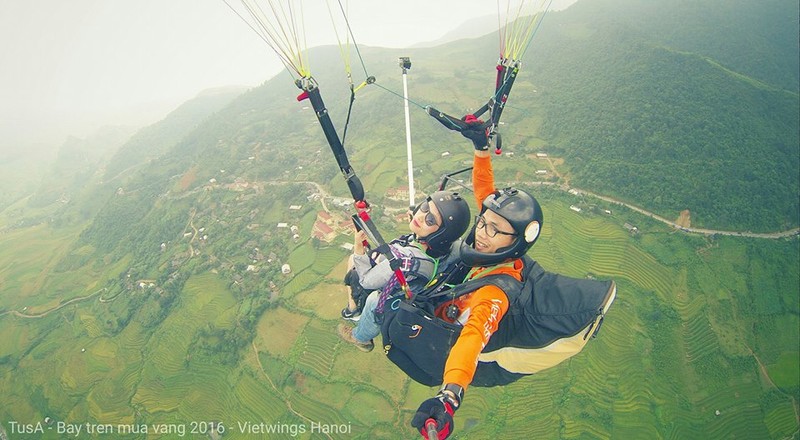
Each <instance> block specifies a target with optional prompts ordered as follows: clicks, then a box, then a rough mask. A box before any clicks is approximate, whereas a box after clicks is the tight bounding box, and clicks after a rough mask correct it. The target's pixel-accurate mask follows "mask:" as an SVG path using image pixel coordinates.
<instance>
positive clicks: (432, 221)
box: [419, 200, 439, 226]
mask: <svg viewBox="0 0 800 440" xmlns="http://www.w3.org/2000/svg"><path fill="white" fill-rule="evenodd" d="M419 211H420V212H422V213H423V214H425V224H426V225H428V226H438V225H439V223H438V222H437V221H436V217H435V216H434V215H433V213H432V212H431V206H430V205H429V204H428V201H427V200H426V201H424V202H422V204H421V205H419Z"/></svg>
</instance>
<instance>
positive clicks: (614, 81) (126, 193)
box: [0, 0, 800, 439]
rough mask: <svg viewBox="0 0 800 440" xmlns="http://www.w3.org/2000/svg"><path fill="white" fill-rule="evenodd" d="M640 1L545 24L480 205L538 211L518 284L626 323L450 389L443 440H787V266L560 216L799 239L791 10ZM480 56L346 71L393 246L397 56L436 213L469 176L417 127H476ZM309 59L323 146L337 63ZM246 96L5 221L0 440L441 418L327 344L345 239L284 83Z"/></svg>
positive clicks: (791, 335) (787, 250) (388, 425)
mask: <svg viewBox="0 0 800 440" xmlns="http://www.w3.org/2000/svg"><path fill="white" fill-rule="evenodd" d="M659 3H663V2H649V1H636V0H627V1H614V2H612V1H606V0H593V1H585V2H579V3H577V4H575V5H574V6H572V7H571V8H569V9H568V10H566V11H564V12H559V13H553V14H551V15H549V16H548V17H547V19H546V21H545V25H544V26H543V27H542V28H541V29H540V32H539V33H538V34H537V36H536V38H535V40H534V45H533V46H532V47H531V49H530V50H529V51H528V53H527V55H526V57H527V58H526V59H525V66H524V69H523V71H522V73H521V74H520V77H519V79H518V81H517V83H516V84H515V86H514V90H513V91H512V94H511V99H510V101H509V105H508V107H507V108H506V111H505V113H504V117H503V119H504V121H503V122H504V125H503V126H502V127H501V132H502V134H503V136H504V140H505V149H506V151H507V152H513V153H514V155H513V156H512V155H504V156H502V157H496V159H495V170H496V175H497V179H498V181H500V182H501V183H503V184H505V183H513V184H515V185H518V186H522V187H524V188H527V189H528V190H530V191H531V192H532V193H534V194H536V196H537V198H538V199H539V200H540V202H541V203H542V206H543V207H544V210H545V219H546V224H545V228H544V229H543V232H542V237H541V239H540V241H539V242H538V243H537V245H536V246H535V247H534V249H533V250H532V252H531V255H532V256H533V257H534V258H535V259H536V260H537V261H539V262H540V263H541V264H542V265H543V266H544V267H545V268H546V269H548V270H551V271H555V272H559V273H564V274H566V275H570V276H575V277H585V276H591V277H598V278H613V279H615V280H616V281H617V283H618V286H619V296H618V299H617V302H616V303H615V305H614V307H613V308H612V309H611V312H610V313H609V315H608V316H607V319H606V322H605V323H604V325H603V328H602V331H601V332H600V335H599V337H598V338H597V339H596V340H593V341H591V342H590V343H589V345H588V346H587V348H586V350H585V351H584V352H583V353H581V354H580V355H578V356H576V357H575V358H573V359H571V360H570V361H568V362H565V363H564V364H562V365H560V366H558V367H556V368H553V369H551V370H548V371H545V372H543V373H541V374H537V375H535V376H533V377H530V378H526V379H524V380H521V381H519V382H518V383H516V384H514V385H512V386H508V387H503V388H493V389H477V388H473V389H470V390H468V392H467V397H466V400H465V404H464V405H463V407H462V408H461V409H460V410H459V412H458V413H457V415H456V436H455V437H456V438H509V439H513V438H534V437H535V438H569V439H572V438H587V437H592V438H595V437H597V438H647V439H650V438H694V437H700V436H703V437H709V438H732V437H746V438H793V437H796V436H797V432H798V429H799V428H800V422H798V413H799V412H800V410H799V409H798V402H799V401H800V383H799V382H798V377H800V352H798V347H800V330H798V329H800V281H799V280H800V264H798V261H800V246H798V241H797V240H798V239H797V238H796V237H789V238H782V239H763V238H748V237H743V236H724V235H709V236H706V235H700V234H685V233H682V232H680V231H677V230H676V229H675V228H673V227H671V226H668V225H664V224H663V223H660V222H658V221H656V220H654V219H652V218H651V217H648V216H645V215H642V214H640V213H639V212H637V211H634V210H631V209H628V208H626V207H624V206H619V205H617V204H613V203H611V202H608V201H606V200H602V199H597V198H592V197H590V196H587V195H581V194H577V195H576V194H572V193H569V192H567V191H565V190H566V189H570V188H571V187H577V188H580V189H584V190H588V191H591V192H593V193H597V194H602V195H607V196H612V197H614V198H616V199H620V200H623V201H626V202H628V203H631V204H633V205H637V206H640V207H642V208H644V209H647V210H649V211H652V212H654V213H656V214H661V215H662V216H664V217H666V218H676V217H677V216H678V212H679V211H681V210H684V209H689V210H690V211H691V216H692V217H691V218H692V222H693V226H696V225H697V224H699V225H701V226H707V227H716V228H718V229H732V230H740V231H744V230H748V229H752V230H754V231H764V230H773V229H783V228H787V227H797V225H798V215H797V212H796V211H797V196H798V192H800V191H799V190H798V182H797V176H796V170H797V167H796V166H795V165H796V164H797V160H798V159H797V156H798V152H797V150H798V141H797V117H796V116H797V114H796V113H797V96H798V87H797V69H796V64H797V63H796V62H795V61H796V60H794V61H793V59H790V58H791V57H796V53H797V50H796V44H797V40H796V35H797V32H796V29H797V23H796V21H795V22H789V23H786V22H785V20H784V19H783V17H784V16H787V15H786V14H789V15H791V14H793V13H794V14H795V15H794V16H796V15H797V14H796V9H797V6H796V5H795V4H789V3H788V2H768V3H766V4H761V6H759V7H756V6H754V5H751V4H746V3H745V2H740V1H735V2H721V1H712V0H708V1H704V2H688V1H674V2H670V3H671V5H669V7H667V6H665V5H661V4H659ZM767 24H768V25H767ZM792 26H794V28H792ZM733 29H735V30H736V32H733ZM787 29H788V30H789V31H792V32H794V34H792V35H790V34H789V32H788V31H787ZM787 35H789V37H787ZM496 41H497V39H496V35H489V36H485V37H481V38H475V39H469V40H461V41H455V42H451V43H448V44H445V45H442V46H439V47H434V48H416V49H411V50H407V51H402V52H400V51H396V50H387V49H383V48H372V47H361V48H360V49H361V55H362V56H363V58H364V60H365V62H366V66H365V67H366V70H367V71H368V73H369V74H371V75H375V77H376V78H377V83H376V85H371V86H368V87H365V88H364V89H362V90H361V91H359V92H358V94H357V95H356V100H355V101H354V103H353V112H352V114H351V115H350V116H351V117H350V123H349V126H348V130H347V137H346V140H345V144H346V148H347V150H348V153H349V155H350V159H351V162H352V164H353V166H354V168H355V169H356V170H357V171H358V173H359V176H360V177H361V179H362V181H363V182H364V185H365V188H366V189H367V196H368V200H370V202H371V203H372V204H373V216H374V217H375V218H376V220H377V223H378V225H379V227H380V228H381V229H382V231H383V232H384V234H385V236H393V235H395V234H397V233H399V232H400V231H402V230H404V229H405V226H404V225H403V224H402V223H398V222H397V221H396V220H395V218H394V217H395V216H396V215H397V214H398V213H402V212H403V210H404V209H405V207H406V206H405V204H406V202H404V201H396V200H392V199H391V198H390V197H388V194H387V192H388V191H387V190H389V189H391V188H396V187H399V186H403V185H405V166H404V164H405V134H404V123H403V116H402V112H403V102H402V100H401V99H399V98H398V97H397V96H396V95H395V94H396V93H397V92H398V91H399V90H401V89H402V86H401V77H400V72H399V68H398V67H397V64H396V59H397V57H398V56H410V57H411V59H412V62H413V67H412V69H411V71H410V78H409V82H410V94H411V106H412V108H413V110H412V117H411V124H412V132H413V139H414V144H415V147H414V155H415V156H414V159H415V160H414V163H415V176H416V178H417V179H418V182H417V184H418V187H419V188H421V189H422V190H423V191H430V190H432V189H433V188H434V187H435V183H436V182H438V180H439V179H440V178H441V175H442V174H443V173H445V172H450V171H453V170H456V169H459V168H462V167H463V166H464V164H465V163H469V160H470V158H471V155H472V151H471V146H469V145H468V143H467V142H466V141H465V140H464V139H462V138H461V137H460V136H458V135H457V134H455V133H453V132H449V131H447V130H446V129H445V128H444V127H442V126H441V125H439V124H438V123H437V122H435V121H433V120H431V119H430V118H429V117H428V116H427V114H426V113H425V112H423V111H421V107H423V106H425V105H433V106H435V107H437V108H439V109H441V110H443V111H447V112H448V113H451V114H454V115H461V114H465V113H467V112H471V111H474V110H475V109H476V108H477V107H479V106H480V105H482V104H483V102H485V100H486V99H487V98H488V96H490V94H491V93H492V92H493V86H494V84H493V83H494V62H495V57H496V53H495V50H496ZM793 45H794V46H793ZM792 50H794V52H792ZM755 53H758V54H759V58H758V59H759V61H758V62H755V61H753V60H752V59H751V57H752V56H753V54H755ZM790 53H791V54H792V55H791V57H789V54H790ZM747 54H750V55H751V56H747ZM309 59H310V60H313V64H312V66H313V70H312V71H313V72H315V77H316V79H317V80H318V81H319V84H320V89H321V91H322V95H323V97H324V99H325V102H326V104H327V106H328V109H329V110H330V114H331V116H332V118H333V121H334V123H335V125H336V126H337V128H338V129H339V132H340V134H341V133H342V132H343V130H344V125H345V120H346V119H347V117H346V116H347V108H348V103H349V92H348V84H347V81H346V80H345V79H344V77H343V75H342V72H341V69H340V67H339V65H340V64H341V61H340V60H339V52H338V48H333V47H322V48H315V49H312V50H311V51H310V53H309ZM793 63H794V64H793ZM792 69H794V70H792ZM353 70H354V77H358V76H359V75H360V74H361V72H360V71H359V70H357V69H356V68H355V67H354V69H353ZM792 81H794V82H792ZM793 85H794V87H792V86H793ZM239 93H240V91H232V92H231V93H228V94H219V95H211V96H208V95H206V96H201V97H198V99H196V100H194V101H191V102H189V103H187V104H186V105H184V106H182V107H181V108H180V109H178V110H176V112H174V113H173V114H171V115H169V116H168V117H167V118H166V119H165V120H164V121H162V122H160V123H158V124H155V125H153V126H151V127H148V128H146V129H143V130H141V131H139V132H138V133H136V134H135V135H133V136H132V137H131V138H130V140H128V141H127V142H126V143H125V144H124V145H122V146H121V147H120V148H119V149H118V150H117V151H116V152H115V153H114V154H113V155H111V156H110V157H108V156H107V155H106V154H107V151H106V150H102V153H101V150H92V149H91V148H88V147H89V145H88V144H85V143H82V142H73V143H69V144H68V145H65V148H64V149H63V154H62V155H61V156H60V158H59V161H58V162H57V164H56V165H55V167H54V169H53V172H52V173H51V174H50V176H49V180H46V181H45V182H44V183H43V184H42V188H44V189H46V188H65V189H69V192H70V194H78V195H77V196H75V197H72V198H71V199H70V203H67V204H63V203H61V202H58V201H56V202H55V203H50V204H46V203H45V202H47V201H49V200H50V199H48V198H47V197H45V195H46V194H47V193H46V192H43V191H42V190H40V192H39V193H38V194H37V196H36V197H35V198H32V200H38V201H41V202H42V205H43V206H41V207H39V206H32V205H31V204H28V205H25V207H23V208H24V209H23V208H21V207H19V206H16V207H14V208H13V209H14V211H13V212H12V211H10V210H9V209H6V210H4V211H3V212H2V214H3V216H4V217H6V218H13V219H23V218H24V219H25V220H30V219H39V221H24V222H17V223H14V227H9V226H6V227H5V228H4V229H2V231H0V391H2V393H3V394H2V396H3V399H2V402H3V403H2V404H0V421H2V425H0V427H2V428H3V429H4V430H5V431H6V433H7V434H8V433H10V434H11V438H16V437H18V436H19V434H20V432H19V431H13V430H15V429H18V428H19V424H31V425H32V426H33V427H35V426H36V423H38V422H42V423H43V424H44V426H45V428H43V430H44V432H43V433H42V434H41V435H39V434H38V433H32V434H31V435H30V436H29V437H30V438H60V437H63V436H64V435H65V434H66V433H65V432H58V429H59V425H58V423H59V422H61V423H73V424H81V425H82V426H84V427H85V428H84V429H88V428H86V427H88V426H90V425H91V426H92V427H93V428H95V429H96V428H97V427H98V426H99V425H104V427H105V428H104V429H106V430H107V431H106V433H105V434H99V433H97V432H96V431H95V434H93V435H94V436H95V437H101V436H105V435H113V436H114V437H115V438H116V437H121V438H162V437H163V438H176V437H181V436H188V437H198V438H205V437H211V438H215V435H216V434H210V431H211V430H217V431H222V430H224V433H223V438H295V437H299V438H409V437H413V436H415V435H417V434H416V433H415V432H413V430H412V429H411V428H409V420H410V418H411V416H412V415H413V413H414V411H415V409H416V408H417V406H418V404H419V402H420V401H422V400H423V399H425V398H427V397H429V396H430V395H431V394H432V393H433V392H434V390H432V389H429V388H426V387H422V386H419V385H417V384H414V383H411V381H410V380H409V379H408V378H406V377H405V376H404V375H402V374H399V371H398V370H397V369H396V368H395V367H394V366H393V365H392V364H390V363H389V362H388V361H387V360H386V359H385V356H384V355H383V354H382V353H380V350H376V351H375V352H373V353H370V354H369V355H364V354H362V353H360V352H358V351H357V350H353V349H352V347H350V346H348V345H346V344H344V343H342V342H341V341H339V340H338V338H337V336H336V333H335V328H336V325H337V324H338V323H339V322H340V319H339V311H340V309H341V307H342V306H343V303H344V289H343V286H342V285H341V277H342V274H343V272H344V267H345V266H344V261H345V259H346V258H347V256H348V251H347V250H345V249H343V248H342V247H341V245H342V244H345V243H348V242H350V241H351V239H352V238H351V236H350V235H348V234H347V233H346V232H345V229H346V228H341V227H340V226H339V225H340V223H339V221H341V222H344V224H346V220H347V216H348V215H349V210H348V208H347V207H341V206H339V205H338V204H337V200H336V198H335V197H340V198H345V199H346V198H347V197H348V193H347V189H346V187H345V185H344V183H343V182H342V179H341V177H340V174H339V172H338V170H337V168H336V166H335V162H334V160H333V158H332V157H331V154H330V152H329V148H328V145H327V144H326V142H325V140H324V137H323V136H322V133H321V130H320V128H319V125H318V124H317V122H316V117H315V116H314V114H313V111H312V110H311V109H309V108H308V107H309V104H308V103H307V102H297V101H296V100H295V97H296V95H297V94H298V93H299V90H298V89H296V88H294V87H293V85H292V84H291V81H289V79H288V77H287V76H285V75H279V76H277V77H275V78H272V79H270V80H269V81H267V82H265V83H264V84H263V85H262V86H261V87H258V88H256V89H253V90H249V91H247V92H244V93H241V94H239ZM792 106H794V107H792ZM792 112H794V113H792ZM793 116H794V117H793ZM106 145H108V144H106ZM748 148H750V149H748ZM91 151H95V153H93V154H90V152H91ZM538 152H547V153H548V156H549V157H548V158H546V159H543V158H539V157H537V155H536V154H535V153H538ZM444 153H448V154H446V155H443V154H444ZM91 164H99V165H91ZM792 166H795V167H794V168H793V169H792ZM98 167H99V168H98ZM537 170H545V171H546V173H545V174H537ZM323 202H324V203H323ZM31 203H34V202H31ZM60 205H64V206H65V207H61V208H58V209H53V208H52V206H60ZM573 207H579V208H581V211H580V213H578V212H576V211H575V210H574V209H571V208H573ZM793 207H794V208H793ZM792 209H794V211H792ZM323 210H327V211H328V212H329V213H330V215H331V216H333V217H334V219H338V221H337V220H334V221H332V222H330V223H331V226H330V227H331V228H333V229H338V231H337V232H336V233H335V234H333V235H334V237H333V238H329V240H330V241H326V239H320V238H319V237H318V236H316V235H315V232H314V230H315V224H317V222H318V221H322V220H321V219H322V218H323V217H325V216H319V215H318V213H319V212H320V211H323ZM76 213H84V214H81V215H76ZM609 213H611V214H609ZM283 223H285V224H286V226H295V227H297V229H296V230H297V236H296V237H295V236H294V232H293V230H292V229H290V228H288V227H287V228H283V227H279V226H278V225H279V224H283ZM5 224H6V225H11V222H6V223H5ZM633 226H635V227H636V228H637V229H638V231H639V232H638V233H632V232H631V229H632V228H633ZM316 229H317V230H319V227H318V226H317V228H316ZM323 238H325V237H323ZM284 264H288V265H289V266H290V268H291V272H290V273H289V274H284V273H282V265H284ZM45 420H50V421H51V422H52V425H49V426H51V427H52V429H51V428H47V426H48V425H47V424H46V422H45ZM9 421H14V422H15V423H17V425H13V426H12V425H11V424H10V423H9ZM220 426H221V427H222V428H221V429H220V428H219V427H220ZM315 426H316V428H315ZM212 427H213V428H212ZM162 429H163V430H170V432H162V431H161V430H162ZM315 429H316V431H315ZM323 429H324V430H326V431H325V432H323ZM267 430H272V431H270V432H273V434H268V433H267V432H266V431H267ZM301 431H302V432H301ZM0 433H2V432H0ZM15 434H17V435H15ZM87 435H92V434H87ZM25 437H26V435H22V438H25Z"/></svg>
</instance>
